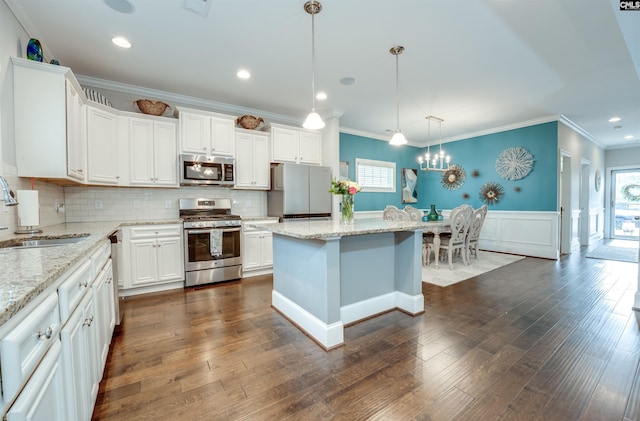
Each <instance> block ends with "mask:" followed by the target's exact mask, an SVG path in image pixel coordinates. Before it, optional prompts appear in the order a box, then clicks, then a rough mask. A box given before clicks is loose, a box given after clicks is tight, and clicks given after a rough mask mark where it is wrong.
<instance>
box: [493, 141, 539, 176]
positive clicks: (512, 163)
mask: <svg viewBox="0 0 640 421" xmlns="http://www.w3.org/2000/svg"><path fill="white" fill-rule="evenodd" d="M531 168H533V156H532V155H531V154H530V153H529V151H528V150H526V149H525V148H523V147H521V146H516V147H513V148H509V149H505V150H504V151H502V153H501V154H500V156H499V157H498V159H497V160H496V172H497V173H498V175H499V176H500V177H502V178H504V179H505V180H512V181H513V180H520V179H521V178H525V177H526V176H527V175H529V173H530V172H531Z"/></svg>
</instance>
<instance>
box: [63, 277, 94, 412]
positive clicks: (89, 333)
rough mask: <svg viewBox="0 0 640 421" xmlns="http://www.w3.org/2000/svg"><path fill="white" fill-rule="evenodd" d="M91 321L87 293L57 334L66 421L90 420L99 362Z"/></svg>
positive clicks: (91, 297) (90, 300)
mask: <svg viewBox="0 0 640 421" xmlns="http://www.w3.org/2000/svg"><path fill="white" fill-rule="evenodd" d="M94 321H95V309H94V294H93V290H92V289H89V290H88V292H87V293H86V295H85V296H84V298H83V300H82V301H81V302H80V304H79V305H78V307H77V308H76V309H75V311H74V312H73V313H72V314H71V316H70V317H69V320H68V321H67V323H66V325H65V327H64V328H63V329H62V332H61V333H60V338H61V341H62V356H63V367H64V381H65V382H64V386H65V390H66V391H67V392H66V394H65V404H66V406H67V412H68V414H69V415H70V416H69V419H74V420H89V419H91V414H92V412H93V406H94V404H95V400H96V397H97V395H98V387H99V384H100V378H101V377H102V361H101V357H100V355H99V353H98V350H97V348H98V347H97V339H98V338H97V337H98V328H97V326H98V325H97V323H94ZM98 373H100V375H99V374H98Z"/></svg>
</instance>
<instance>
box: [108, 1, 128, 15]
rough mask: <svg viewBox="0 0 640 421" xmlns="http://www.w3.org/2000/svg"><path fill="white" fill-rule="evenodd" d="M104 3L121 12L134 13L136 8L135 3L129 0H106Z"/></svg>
mask: <svg viewBox="0 0 640 421" xmlns="http://www.w3.org/2000/svg"><path fill="white" fill-rule="evenodd" d="M104 3H105V4H106V5H107V6H109V7H110V8H112V9H113V10H115V11H116V12H120V13H133V11H134V10H136V8H135V7H133V4H131V3H130V2H129V1H127V0H104Z"/></svg>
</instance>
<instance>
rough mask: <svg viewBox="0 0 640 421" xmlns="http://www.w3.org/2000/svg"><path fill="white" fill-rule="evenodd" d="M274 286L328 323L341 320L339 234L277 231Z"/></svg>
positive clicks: (274, 254) (286, 296) (275, 238)
mask: <svg viewBox="0 0 640 421" xmlns="http://www.w3.org/2000/svg"><path fill="white" fill-rule="evenodd" d="M273 289H274V291H277V292H278V293H279V294H281V295H282V296H284V297H285V298H287V299H288V300H290V301H291V302H293V303H295V304H297V305H298V306H299V307H301V308H302V309H304V310H305V311H306V312H308V313H310V314H311V315H312V316H314V317H315V318H317V319H318V320H319V321H321V322H322V323H324V324H326V325H330V324H332V323H336V322H340V241H339V238H334V239H326V240H301V239H298V238H293V237H288V236H283V235H278V234H274V235H273ZM294 321H295V320H294Z"/></svg>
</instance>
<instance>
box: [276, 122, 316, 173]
mask: <svg viewBox="0 0 640 421" xmlns="http://www.w3.org/2000/svg"><path fill="white" fill-rule="evenodd" d="M321 141H322V133H320V132H316V131H312V130H305V129H298V128H295V127H289V126H282V125H279V124H272V125H271V143H272V148H271V160H272V161H274V162H295V163H297V164H310V165H320V164H322V144H321Z"/></svg>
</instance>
